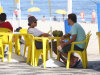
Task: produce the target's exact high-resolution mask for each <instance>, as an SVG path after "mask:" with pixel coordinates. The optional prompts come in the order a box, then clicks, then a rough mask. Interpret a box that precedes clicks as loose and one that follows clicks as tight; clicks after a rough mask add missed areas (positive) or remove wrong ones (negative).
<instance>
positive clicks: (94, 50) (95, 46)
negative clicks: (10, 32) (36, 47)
mask: <svg viewBox="0 0 100 75" xmlns="http://www.w3.org/2000/svg"><path fill="white" fill-rule="evenodd" d="M8 21H9V22H10V23H11V24H12V25H13V27H14V29H16V28H17V27H18V26H19V21H16V20H8ZM80 24H81V26H82V27H83V28H84V30H85V32H86V33H88V32H89V31H91V33H92V35H91V38H90V41H89V44H88V48H87V53H88V54H99V42H98V37H97V35H96V32H98V25H97V23H80ZM51 26H52V30H62V31H63V32H64V33H65V28H64V22H56V21H45V22H42V21H38V24H37V28H38V29H40V30H41V31H43V32H48V31H49V30H50V27H51ZM21 27H22V28H28V22H27V20H21Z"/></svg>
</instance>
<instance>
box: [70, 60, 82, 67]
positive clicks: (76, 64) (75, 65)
mask: <svg viewBox="0 0 100 75" xmlns="http://www.w3.org/2000/svg"><path fill="white" fill-rule="evenodd" d="M79 63H80V60H78V61H77V62H76V63H75V64H74V65H73V66H72V65H70V68H75V67H77V66H78V64H79Z"/></svg>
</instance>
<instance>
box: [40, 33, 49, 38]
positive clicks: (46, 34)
mask: <svg viewBox="0 0 100 75" xmlns="http://www.w3.org/2000/svg"><path fill="white" fill-rule="evenodd" d="M48 36H50V34H48V33H43V34H42V35H41V37H48Z"/></svg>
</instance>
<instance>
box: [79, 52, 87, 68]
mask: <svg viewBox="0 0 100 75" xmlns="http://www.w3.org/2000/svg"><path fill="white" fill-rule="evenodd" d="M80 56H81V59H82V64H83V68H84V69H86V62H85V56H84V53H81V55H80Z"/></svg>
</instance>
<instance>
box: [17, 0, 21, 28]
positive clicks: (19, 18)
mask: <svg viewBox="0 0 100 75" xmlns="http://www.w3.org/2000/svg"><path fill="white" fill-rule="evenodd" d="M17 9H18V20H19V25H18V26H19V27H20V26H21V9H20V0H19V1H18V3H17Z"/></svg>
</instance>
